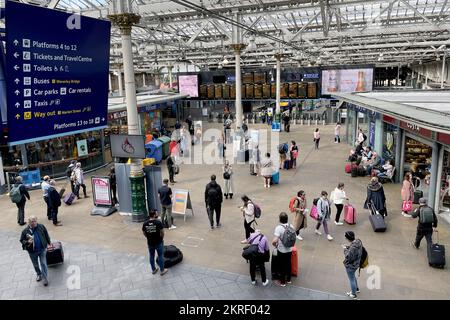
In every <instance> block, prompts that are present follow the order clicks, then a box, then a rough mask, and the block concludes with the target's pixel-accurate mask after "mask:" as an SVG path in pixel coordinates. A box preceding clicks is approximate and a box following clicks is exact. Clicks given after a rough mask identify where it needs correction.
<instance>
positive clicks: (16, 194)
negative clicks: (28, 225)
mask: <svg viewBox="0 0 450 320" xmlns="http://www.w3.org/2000/svg"><path fill="white" fill-rule="evenodd" d="M9 197H10V198H11V201H12V202H13V203H15V204H16V206H17V209H18V211H17V223H18V224H19V225H21V226H23V225H25V203H26V202H27V199H28V200H30V194H29V193H28V191H27V188H26V187H25V185H24V184H23V178H22V177H21V176H17V177H16V183H15V184H14V186H13V187H12V189H11V191H10V192H9Z"/></svg>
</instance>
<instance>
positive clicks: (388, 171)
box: [377, 160, 394, 179]
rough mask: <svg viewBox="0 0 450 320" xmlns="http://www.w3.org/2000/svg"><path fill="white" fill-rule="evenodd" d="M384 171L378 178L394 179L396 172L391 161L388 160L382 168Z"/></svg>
mask: <svg viewBox="0 0 450 320" xmlns="http://www.w3.org/2000/svg"><path fill="white" fill-rule="evenodd" d="M382 169H383V171H381V172H379V173H378V174H377V176H378V178H386V179H391V178H392V172H393V171H394V166H393V165H392V164H391V160H386V163H385V164H384V165H383V166H382Z"/></svg>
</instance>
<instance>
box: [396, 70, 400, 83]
mask: <svg viewBox="0 0 450 320" xmlns="http://www.w3.org/2000/svg"><path fill="white" fill-rule="evenodd" d="M399 82H400V66H398V67H397V84H396V85H397V86H398V85H399Z"/></svg>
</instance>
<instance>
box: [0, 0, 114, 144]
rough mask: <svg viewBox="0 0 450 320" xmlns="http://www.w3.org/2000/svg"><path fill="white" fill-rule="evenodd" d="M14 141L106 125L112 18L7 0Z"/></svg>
mask: <svg viewBox="0 0 450 320" xmlns="http://www.w3.org/2000/svg"><path fill="white" fill-rule="evenodd" d="M6 30H7V33H6V34H7V38H6V45H7V57H6V61H7V63H6V65H7V70H6V71H7V72H6V80H7V92H8V94H7V104H8V127H9V143H10V144H11V145H16V144H20V143H25V142H31V141H36V140H43V139H47V138H50V137H57V136H64V135H68V134H73V133H78V132H85V131H88V130H94V129H101V128H104V127H106V124H107V120H108V117H107V112H108V72H109V47H110V30H111V24H110V22H108V21H103V20H97V19H93V18H89V17H83V16H78V15H73V14H70V13H65V12H60V11H56V10H50V9H46V8H41V7H36V6H31V5H27V4H21V3H16V2H12V1H7V2H6Z"/></svg>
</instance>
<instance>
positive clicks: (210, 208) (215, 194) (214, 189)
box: [205, 174, 223, 229]
mask: <svg viewBox="0 0 450 320" xmlns="http://www.w3.org/2000/svg"><path fill="white" fill-rule="evenodd" d="M222 202H223V197H222V188H220V186H219V185H218V184H217V182H216V176H215V175H214V174H213V175H212V176H211V182H210V183H208V184H207V185H206V189H205V204H206V211H207V212H208V217H209V222H210V223H211V229H214V211H215V212H216V226H217V228H220V227H221V226H222V225H221V224H220V211H221V209H222Z"/></svg>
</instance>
